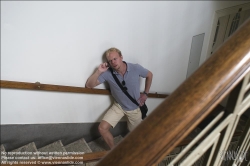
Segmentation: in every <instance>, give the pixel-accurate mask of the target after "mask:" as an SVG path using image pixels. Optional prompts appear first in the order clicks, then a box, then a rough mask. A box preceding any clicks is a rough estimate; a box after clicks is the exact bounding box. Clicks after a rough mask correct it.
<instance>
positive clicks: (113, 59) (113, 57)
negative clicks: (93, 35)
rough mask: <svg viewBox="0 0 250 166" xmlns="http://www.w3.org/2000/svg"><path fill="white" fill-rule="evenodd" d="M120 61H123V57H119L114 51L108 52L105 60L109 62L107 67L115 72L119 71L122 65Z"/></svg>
mask: <svg viewBox="0 0 250 166" xmlns="http://www.w3.org/2000/svg"><path fill="white" fill-rule="evenodd" d="M122 59H123V57H122V56H120V55H119V54H118V53H117V52H116V51H112V52H110V53H109V55H108V56H107V60H108V62H109V65H110V66H111V67H112V68H113V69H115V70H118V69H120V67H121V65H122V63H123V62H122Z"/></svg>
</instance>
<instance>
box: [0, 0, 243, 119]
mask: <svg viewBox="0 0 250 166" xmlns="http://www.w3.org/2000/svg"><path fill="white" fill-rule="evenodd" d="M242 3H246V2H244V1H243V2H232V1H230V2H223V1H220V2H216V1H204V2H203V1H201V2H199V1H183V2H181V1H176V2H171V1H156V2H151V1H137V2H132V1H127V2H112V1H108V2H101V1H94V2H87V1H73V2H70V1H53V2H48V1H34V2H32V1H20V2H18V1H17V2H15V1H2V2H1V80H11V81H22V82H36V81H39V82H41V83H45V84H57V85H68V86H81V87H83V86H84V85H85V82H86V80H87V78H88V77H89V76H90V75H91V74H92V73H93V71H94V70H95V68H96V67H97V66H98V65H99V64H100V63H101V62H102V54H103V52H104V51H105V50H106V49H108V48H110V47H113V46H114V47H117V48H119V49H120V50H121V51H122V53H123V56H124V60H125V61H128V62H132V63H140V64H141V65H142V66H144V67H146V68H148V69H149V70H151V71H152V72H153V74H154V79H153V84H152V87H151V90H150V92H151V93H154V92H158V93H171V92H173V91H174V90H175V89H176V88H177V87H178V86H179V85H180V84H181V83H182V82H183V81H184V80H185V78H186V72H187V67H188V58H189V53H190V47H191V41H192V37H193V36H194V35H197V34H201V33H205V40H204V46H203V50H202V55H201V63H203V62H204V60H205V57H206V53H207V47H208V43H209V40H210V33H211V28H212V25H211V24H212V22H213V18H214V13H215V11H216V10H218V9H222V8H226V7H230V6H234V5H236V4H242ZM143 84H144V83H143V82H142V85H143ZM97 88H104V86H103V85H100V86H98V87H97ZM142 90H143V88H142ZM160 102H162V99H152V98H150V99H148V101H147V103H148V107H149V108H150V112H151V111H152V110H153V109H154V108H155V107H156V106H157V105H158V104H159V103H160ZM110 105H111V98H110V96H106V95H89V94H75V93H58V92H44V91H43V92H38V91H27V90H12V89H1V124H37V123H82V122H95V121H99V120H100V118H101V116H102V115H103V113H104V110H107V109H108V107H109V106H110Z"/></svg>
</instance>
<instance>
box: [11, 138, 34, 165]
mask: <svg viewBox="0 0 250 166" xmlns="http://www.w3.org/2000/svg"><path fill="white" fill-rule="evenodd" d="M11 152H12V153H8V154H7V156H8V157H14V158H15V159H9V158H8V161H14V160H15V161H21V160H27V159H31V158H32V157H34V158H37V154H36V152H37V148H36V145H35V143H34V142H31V143H29V144H26V145H24V146H21V147H19V148H17V149H14V150H12V151H11Z"/></svg>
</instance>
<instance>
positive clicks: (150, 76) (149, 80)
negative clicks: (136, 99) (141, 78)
mask: <svg viewBox="0 0 250 166" xmlns="http://www.w3.org/2000/svg"><path fill="white" fill-rule="evenodd" d="M152 79H153V74H152V72H151V71H148V74H147V77H146V81H145V89H144V92H146V93H149V89H150V87H151V83H152Z"/></svg>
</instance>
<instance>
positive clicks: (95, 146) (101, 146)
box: [88, 135, 123, 152]
mask: <svg viewBox="0 0 250 166" xmlns="http://www.w3.org/2000/svg"><path fill="white" fill-rule="evenodd" d="M122 139H123V138H122V136H121V135H119V136H117V137H114V143H115V145H117V144H118V143H119V142H120V141H121V140H122ZM88 145H89V147H90V149H91V150H92V151H93V152H99V151H107V150H110V148H109V146H108V145H107V144H106V142H105V141H104V139H103V138H102V137H100V138H98V139H96V140H94V141H91V142H89V143H88Z"/></svg>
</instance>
